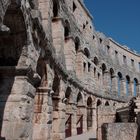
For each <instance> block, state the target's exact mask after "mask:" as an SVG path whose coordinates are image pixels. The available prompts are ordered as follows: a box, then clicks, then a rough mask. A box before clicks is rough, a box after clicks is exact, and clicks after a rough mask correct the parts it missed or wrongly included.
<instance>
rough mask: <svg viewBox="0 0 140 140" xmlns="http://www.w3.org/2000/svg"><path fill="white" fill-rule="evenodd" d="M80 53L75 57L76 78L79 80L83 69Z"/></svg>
mask: <svg viewBox="0 0 140 140" xmlns="http://www.w3.org/2000/svg"><path fill="white" fill-rule="evenodd" d="M82 55H83V54H82V52H78V53H77V55H76V76H77V78H79V79H81V78H82V77H83V75H84V71H83V69H84V67H83V57H82Z"/></svg>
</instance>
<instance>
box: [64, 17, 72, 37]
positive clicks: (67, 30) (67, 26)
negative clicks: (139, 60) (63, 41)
mask: <svg viewBox="0 0 140 140" xmlns="http://www.w3.org/2000/svg"><path fill="white" fill-rule="evenodd" d="M70 32H71V29H70V23H69V21H68V20H65V23H64V37H65V38H67V37H69V36H70Z"/></svg>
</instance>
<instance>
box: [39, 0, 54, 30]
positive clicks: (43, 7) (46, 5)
mask: <svg viewBox="0 0 140 140" xmlns="http://www.w3.org/2000/svg"><path fill="white" fill-rule="evenodd" d="M38 5H39V7H38V8H39V11H40V13H41V17H42V24H43V28H44V30H45V31H46V32H47V31H48V30H49V27H50V24H49V22H50V21H49V19H51V18H50V1H48V0H38Z"/></svg>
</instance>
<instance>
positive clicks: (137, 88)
mask: <svg viewBox="0 0 140 140" xmlns="http://www.w3.org/2000/svg"><path fill="white" fill-rule="evenodd" d="M133 90H134V94H133V95H134V96H137V95H138V92H139V87H138V80H137V78H134V89H133Z"/></svg>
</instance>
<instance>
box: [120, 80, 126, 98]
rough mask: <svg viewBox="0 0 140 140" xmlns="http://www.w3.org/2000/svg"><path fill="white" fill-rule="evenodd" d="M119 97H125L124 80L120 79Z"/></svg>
mask: <svg viewBox="0 0 140 140" xmlns="http://www.w3.org/2000/svg"><path fill="white" fill-rule="evenodd" d="M120 88H121V95H120V96H124V97H125V96H126V80H125V79H121V87H120Z"/></svg>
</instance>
